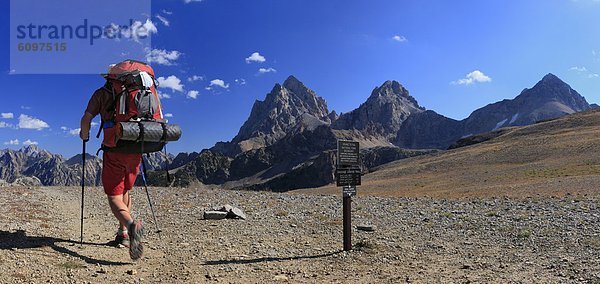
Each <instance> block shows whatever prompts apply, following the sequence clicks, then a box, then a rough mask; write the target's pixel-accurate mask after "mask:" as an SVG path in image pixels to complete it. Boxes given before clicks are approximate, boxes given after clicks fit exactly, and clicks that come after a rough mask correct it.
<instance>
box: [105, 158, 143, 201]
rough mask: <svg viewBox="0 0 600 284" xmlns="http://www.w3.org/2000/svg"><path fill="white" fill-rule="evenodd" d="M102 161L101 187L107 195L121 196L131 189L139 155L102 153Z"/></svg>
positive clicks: (138, 163) (139, 159)
mask: <svg viewBox="0 0 600 284" xmlns="http://www.w3.org/2000/svg"><path fill="white" fill-rule="evenodd" d="M102 160H103V161H102V185H103V186H104V192H105V193H106V194H107V195H110V196H114V195H123V194H125V192H127V191H128V190H130V189H132V188H133V185H134V184H135V179H136V178H137V174H138V168H139V165H140V162H141V161H142V155H141V154H126V153H115V152H104V153H103V156H102Z"/></svg>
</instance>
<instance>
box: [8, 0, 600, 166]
mask: <svg viewBox="0 0 600 284" xmlns="http://www.w3.org/2000/svg"><path fill="white" fill-rule="evenodd" d="M0 11H1V12H0V13H3V14H4V15H3V16H2V17H1V20H0V37H2V38H4V39H5V40H4V41H2V44H1V45H0V66H1V69H0V70H2V72H0V85H1V86H2V89H1V90H0V96H2V104H0V113H3V117H4V118H0V148H6V147H8V148H15V149H16V148H20V147H22V146H23V143H24V142H25V141H30V142H36V143H38V144H39V146H40V147H43V148H46V149H48V150H50V151H53V152H57V153H62V154H64V155H66V156H70V155H73V154H76V153H78V152H79V151H80V148H81V143H80V140H78V138H77V136H74V135H71V134H70V133H69V132H70V131H71V130H73V129H76V128H78V127H79V126H78V124H79V119H80V117H81V115H82V113H83V110H84V108H85V105H86V103H87V100H88V99H89V96H90V95H91V93H92V92H93V91H94V90H95V89H96V88H98V87H100V86H101V85H102V84H103V79H102V78H101V77H100V76H98V75H9V73H10V70H11V67H10V60H9V46H8V45H9V44H8V38H9V33H10V25H9V24H10V22H9V15H8V14H9V12H8V11H9V4H8V1H1V3H0ZM598 15H600V1H597V0H578V1H574V0H551V1H548V0H544V1H542V0H540V1H533V0H531V1H499V0H498V1H416V0H415V1H391V0H390V1H377V0H374V1H353V0H352V1H341V0H329V1H295V0H288V1H280V0H271V1H262V0H257V1H250V0H247V1H241V0H238V1H234V0H203V1H186V0H160V1H158V0H156V1H152V15H151V16H152V17H151V19H150V20H151V21H152V23H153V25H154V26H155V27H156V33H154V34H153V35H152V48H153V49H154V50H155V52H154V56H153V58H152V59H153V60H155V61H159V62H154V63H153V66H154V68H155V70H156V73H157V76H158V77H163V79H164V80H163V84H162V86H163V88H161V93H163V94H166V95H167V96H169V97H170V98H167V99H164V100H163V105H164V108H165V112H166V113H171V114H172V115H173V117H171V118H170V121H171V122H174V123H178V124H180V125H181V126H182V128H183V130H184V136H183V138H182V140H181V141H179V142H176V143H172V144H171V145H170V146H169V151H170V152H181V151H188V152H189V151H199V150H201V149H203V148H207V147H210V146H212V145H214V143H215V142H217V141H224V140H230V139H231V138H232V137H233V136H234V135H235V134H236V133H237V131H238V130H239V127H240V126H241V125H242V123H243V122H244V121H245V120H246V118H247V117H248V115H249V113H250V110H251V107H252V104H253V103H254V101H255V100H257V99H258V100H262V99H263V98H264V96H265V94H266V93H268V92H269V91H270V90H271V88H272V87H273V85H274V84H275V83H278V82H282V81H283V80H285V78H286V77H287V76H289V75H292V74H293V75H294V76H296V77H297V78H299V79H300V80H301V81H303V82H304V83H305V84H306V85H307V86H308V87H310V88H312V89H313V90H315V91H316V92H317V94H319V95H320V96H322V97H324V98H325V99H326V101H327V102H328V105H329V108H330V110H336V111H337V112H348V111H350V110H352V109H354V108H356V107H358V105H359V104H360V103H362V102H364V101H365V100H366V98H367V97H368V96H369V95H370V92H371V91H372V89H373V88H374V87H376V86H378V85H381V84H382V83H383V82H384V81H385V80H397V81H399V82H400V83H402V84H403V85H404V86H405V87H406V88H407V89H408V90H409V91H410V92H411V94H412V95H413V96H414V97H415V98H416V99H417V100H418V101H419V103H420V104H421V105H422V106H424V107H426V108H428V109H432V110H435V111H437V112H438V113H441V114H443V115H446V116H448V117H452V118H455V119H462V118H465V117H466V116H468V115H469V114H470V113H471V112H472V111H473V110H475V109H477V108H479V107H482V106H484V105H486V104H488V103H492V102H495V101H498V100H501V99H504V98H513V97H515V96H516V95H518V94H519V93H520V92H521V90H523V89H524V88H527V87H531V86H533V85H534V84H535V83H536V82H537V81H538V80H540V79H541V78H542V77H543V76H544V75H545V74H547V73H554V74H556V75H557V76H559V77H560V78H562V79H563V80H565V81H566V82H567V83H569V84H570V85H571V86H572V87H573V88H574V89H576V90H577V91H578V92H579V93H581V94H582V95H584V96H585V97H586V99H587V100H588V102H590V103H599V102H600V90H599V88H598V87H599V86H600V76H599V75H598V74H600V17H598ZM159 16H160V17H159ZM163 20H165V21H164V22H163ZM167 22H168V25H167ZM255 52H257V53H258V54H256V55H255V56H253V57H252V56H251V55H252V54H253V53H255ZM141 59H144V58H141ZM167 61H168V62H167ZM110 63H113V62H106V64H107V65H108V64H110ZM161 63H162V64H161ZM165 63H168V64H170V65H165ZM261 68H262V70H263V71H265V72H260V71H259V70H260V69H261ZM266 71H270V72H266ZM467 74H471V75H470V76H467ZM171 76H174V77H171ZM194 79H195V80H194ZM177 80H180V83H179V84H177ZM236 80H237V82H236ZM211 82H212V83H211ZM211 85H212V86H211ZM168 86H171V87H172V88H168ZM192 97H195V98H192ZM10 114H12V118H10V117H11V115H10ZM46 126H47V127H46ZM31 128H40V129H39V130H37V129H31ZM61 128H62V129H61ZM73 132H76V131H73ZM93 132H95V131H93ZM15 140H18V143H17V142H16V141H15ZM92 140H93V143H92V145H91V146H90V148H94V149H95V148H96V147H97V146H98V145H99V141H97V140H96V139H92ZM11 141H12V143H11ZM11 144H12V145H11Z"/></svg>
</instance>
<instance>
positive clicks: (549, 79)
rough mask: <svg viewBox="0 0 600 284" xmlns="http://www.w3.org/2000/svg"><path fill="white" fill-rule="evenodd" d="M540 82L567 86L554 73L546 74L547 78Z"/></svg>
mask: <svg viewBox="0 0 600 284" xmlns="http://www.w3.org/2000/svg"><path fill="white" fill-rule="evenodd" d="M540 82H545V83H554V82H555V83H563V84H566V83H565V82H563V80H561V79H560V78H558V77H557V76H556V75H554V74H552V73H548V74H546V76H544V77H543V78H542V80H541V81H540Z"/></svg>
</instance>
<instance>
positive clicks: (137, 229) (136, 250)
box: [127, 221, 144, 260]
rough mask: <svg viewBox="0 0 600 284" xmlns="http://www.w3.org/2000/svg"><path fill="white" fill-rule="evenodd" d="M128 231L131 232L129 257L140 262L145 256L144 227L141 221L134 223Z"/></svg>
mask: <svg viewBox="0 0 600 284" xmlns="http://www.w3.org/2000/svg"><path fill="white" fill-rule="evenodd" d="M127 230H128V232H129V256H130V257H131V259H132V260H138V259H140V258H141V257H142V255H143V254H144V245H143V244H142V237H143V236H144V226H143V225H142V222H141V221H134V222H133V223H131V225H129V228H127Z"/></svg>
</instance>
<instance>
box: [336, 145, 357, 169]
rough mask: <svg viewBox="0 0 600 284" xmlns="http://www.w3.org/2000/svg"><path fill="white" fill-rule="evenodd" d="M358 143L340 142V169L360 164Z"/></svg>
mask: <svg viewBox="0 0 600 284" xmlns="http://www.w3.org/2000/svg"><path fill="white" fill-rule="evenodd" d="M359 157H360V148H359V145H358V142H354V141H345V140H338V163H337V164H338V167H343V166H356V165H358V164H359V163H360V161H359Z"/></svg>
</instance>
